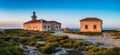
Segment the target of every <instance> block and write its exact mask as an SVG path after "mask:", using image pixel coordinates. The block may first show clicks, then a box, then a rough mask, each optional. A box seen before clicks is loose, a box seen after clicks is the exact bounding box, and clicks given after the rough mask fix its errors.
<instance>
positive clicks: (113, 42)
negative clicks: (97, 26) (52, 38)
mask: <svg viewBox="0 0 120 55" xmlns="http://www.w3.org/2000/svg"><path fill="white" fill-rule="evenodd" d="M54 35H68V36H69V37H70V38H74V39H79V38H81V39H84V40H86V41H89V42H92V43H96V42H98V41H99V42H103V43H104V45H103V46H101V47H106V48H108V47H110V46H117V47H120V39H113V38H112V37H111V36H110V35H109V34H108V33H103V35H100V36H88V35H77V34H70V33H63V32H62V31H58V32H55V34H54Z"/></svg>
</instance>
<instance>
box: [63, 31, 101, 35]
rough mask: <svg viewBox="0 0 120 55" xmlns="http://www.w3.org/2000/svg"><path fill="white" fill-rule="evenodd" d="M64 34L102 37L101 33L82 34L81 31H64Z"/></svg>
mask: <svg viewBox="0 0 120 55" xmlns="http://www.w3.org/2000/svg"><path fill="white" fill-rule="evenodd" d="M64 32H65V33H71V34H80V35H91V36H98V35H102V33H101V32H80V31H74V30H70V31H64Z"/></svg>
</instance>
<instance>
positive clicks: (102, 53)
mask: <svg viewBox="0 0 120 55" xmlns="http://www.w3.org/2000/svg"><path fill="white" fill-rule="evenodd" d="M86 49H87V50H86V51H87V55H120V48H118V47H110V48H108V49H106V48H98V47H96V46H89V47H88V48H86Z"/></svg>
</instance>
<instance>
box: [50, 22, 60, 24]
mask: <svg viewBox="0 0 120 55" xmlns="http://www.w3.org/2000/svg"><path fill="white" fill-rule="evenodd" d="M48 22H49V23H51V24H61V23H59V22H57V21H48Z"/></svg>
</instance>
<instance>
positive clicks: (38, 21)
mask: <svg viewBox="0 0 120 55" xmlns="http://www.w3.org/2000/svg"><path fill="white" fill-rule="evenodd" d="M41 22H43V23H48V21H46V20H44V19H40V20H35V21H33V20H31V21H28V22H25V23H24V24H28V23H41Z"/></svg>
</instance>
